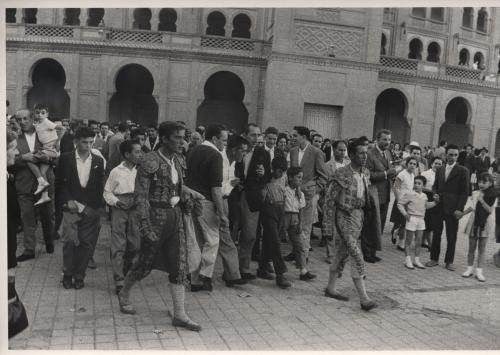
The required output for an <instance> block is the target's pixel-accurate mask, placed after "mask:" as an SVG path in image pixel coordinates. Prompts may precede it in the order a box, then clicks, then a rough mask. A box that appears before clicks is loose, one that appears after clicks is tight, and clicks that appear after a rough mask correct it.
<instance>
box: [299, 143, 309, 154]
mask: <svg viewBox="0 0 500 355" xmlns="http://www.w3.org/2000/svg"><path fill="white" fill-rule="evenodd" d="M309 144H311V143H309V142H307V144H306V146H305V147H304V149H300V146H299V151H301V152H302V153H304V152H305V151H306V149H307V147H309Z"/></svg>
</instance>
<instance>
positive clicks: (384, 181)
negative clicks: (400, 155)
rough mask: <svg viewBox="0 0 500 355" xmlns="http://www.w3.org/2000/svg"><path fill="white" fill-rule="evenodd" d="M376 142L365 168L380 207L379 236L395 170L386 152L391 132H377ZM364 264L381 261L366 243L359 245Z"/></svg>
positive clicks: (389, 155) (370, 151)
mask: <svg viewBox="0 0 500 355" xmlns="http://www.w3.org/2000/svg"><path fill="white" fill-rule="evenodd" d="M376 138H377V142H376V144H375V147H373V149H370V150H369V151H368V160H367V162H366V167H367V168H368V170H370V181H371V183H372V185H374V186H375V187H376V188H377V191H378V200H379V206H380V226H381V229H382V230H381V231H380V232H381V235H382V234H383V233H384V226H385V221H386V219H387V209H388V208H389V202H390V199H391V196H390V195H391V188H392V179H393V178H394V177H395V176H396V169H394V167H393V166H392V164H391V154H390V153H389V151H388V148H389V145H390V144H391V131H389V130H387V129H383V130H381V131H378V132H377V135H376ZM361 249H362V251H363V256H364V259H365V261H366V262H369V263H374V262H377V261H380V260H381V259H380V258H379V257H378V256H377V255H376V252H377V251H376V249H375V248H373V247H372V246H371V245H366V243H362V244H361Z"/></svg>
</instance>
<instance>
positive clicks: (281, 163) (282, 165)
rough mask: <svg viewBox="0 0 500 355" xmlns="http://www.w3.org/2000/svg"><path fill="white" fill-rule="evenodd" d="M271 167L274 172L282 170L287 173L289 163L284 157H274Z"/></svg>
mask: <svg viewBox="0 0 500 355" xmlns="http://www.w3.org/2000/svg"><path fill="white" fill-rule="evenodd" d="M271 167H272V168H273V170H277V169H280V170H282V171H286V170H287V168H288V162H287V161H286V159H285V158H284V157H282V156H279V155H278V156H277V157H274V159H273V161H272V162H271Z"/></svg>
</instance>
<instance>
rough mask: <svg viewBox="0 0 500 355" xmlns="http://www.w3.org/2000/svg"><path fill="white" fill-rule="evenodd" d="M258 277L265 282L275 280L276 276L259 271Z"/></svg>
mask: <svg viewBox="0 0 500 355" xmlns="http://www.w3.org/2000/svg"><path fill="white" fill-rule="evenodd" d="M257 277H260V278H261V279H264V280H274V276H273V275H272V274H270V273H269V272H268V271H267V270H260V269H257Z"/></svg>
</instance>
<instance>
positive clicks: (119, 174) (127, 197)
mask: <svg viewBox="0 0 500 355" xmlns="http://www.w3.org/2000/svg"><path fill="white" fill-rule="evenodd" d="M119 149H120V153H121V155H122V156H123V157H124V160H123V162H122V163H121V164H120V165H118V166H117V167H116V168H114V169H113V170H111V173H110V174H109V177H108V180H107V181H106V185H105V186H104V195H103V197H104V200H105V201H106V203H107V204H108V205H109V206H110V207H111V254H110V255H111V267H112V269H113V279H114V280H115V292H116V294H118V293H119V292H120V290H121V289H122V288H123V283H124V278H125V275H126V274H127V271H128V269H129V267H130V265H131V264H132V260H133V258H134V256H135V255H136V254H137V252H138V251H139V249H140V246H141V237H140V234H139V230H138V228H139V224H138V221H137V214H136V211H135V205H134V189H135V177H136V175H137V169H136V165H137V164H138V163H139V162H140V160H141V158H142V150H141V145H140V143H139V142H137V141H134V140H128V141H124V142H122V143H121V144H120V147H119Z"/></svg>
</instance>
